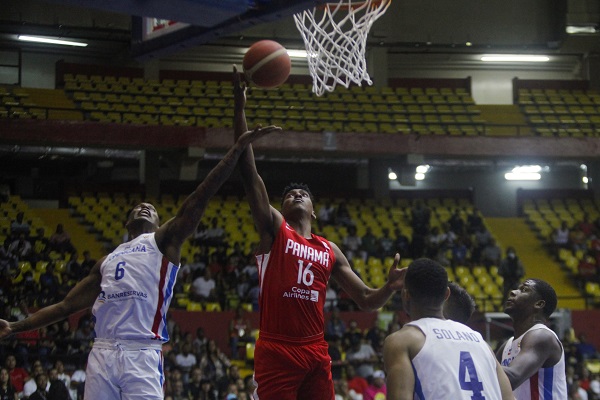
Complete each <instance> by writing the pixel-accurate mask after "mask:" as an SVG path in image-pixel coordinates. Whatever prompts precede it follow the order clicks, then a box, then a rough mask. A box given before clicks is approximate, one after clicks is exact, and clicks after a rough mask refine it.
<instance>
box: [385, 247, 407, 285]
mask: <svg viewBox="0 0 600 400" xmlns="http://www.w3.org/2000/svg"><path fill="white" fill-rule="evenodd" d="M398 264H400V254H398V253H396V256H395V257H394V262H393V264H392V266H391V267H390V271H389V273H388V284H389V285H390V288H392V289H393V290H402V289H403V288H404V276H405V275H406V268H398Z"/></svg>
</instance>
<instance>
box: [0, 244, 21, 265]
mask: <svg viewBox="0 0 600 400" xmlns="http://www.w3.org/2000/svg"><path fill="white" fill-rule="evenodd" d="M11 243H12V241H11V240H10V239H9V238H6V239H4V242H3V243H2V247H0V271H4V270H15V269H16V268H17V265H18V264H17V261H18V257H17V256H16V255H15V254H14V253H13V252H12V251H10V244H11Z"/></svg>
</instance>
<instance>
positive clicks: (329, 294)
mask: <svg viewBox="0 0 600 400" xmlns="http://www.w3.org/2000/svg"><path fill="white" fill-rule="evenodd" d="M338 290H339V289H338V286H337V284H336V283H335V281H334V280H333V279H332V280H330V281H329V282H328V283H327V291H326V292H325V305H324V308H323V309H324V310H325V311H331V310H333V309H335V308H337V306H338Z"/></svg>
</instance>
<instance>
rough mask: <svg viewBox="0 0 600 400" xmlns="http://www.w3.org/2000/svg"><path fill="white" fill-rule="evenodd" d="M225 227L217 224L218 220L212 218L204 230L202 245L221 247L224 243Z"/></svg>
mask: <svg viewBox="0 0 600 400" xmlns="http://www.w3.org/2000/svg"><path fill="white" fill-rule="evenodd" d="M225 238H226V237H225V229H223V228H222V227H220V226H219V220H218V219H217V218H213V219H212V220H211V221H210V227H209V228H208V229H207V230H206V237H205V239H204V245H205V246H208V247H222V246H224V245H225Z"/></svg>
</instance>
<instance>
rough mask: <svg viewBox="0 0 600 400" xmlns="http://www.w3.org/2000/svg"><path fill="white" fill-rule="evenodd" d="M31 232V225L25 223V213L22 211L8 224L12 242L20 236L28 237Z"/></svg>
mask: <svg viewBox="0 0 600 400" xmlns="http://www.w3.org/2000/svg"><path fill="white" fill-rule="evenodd" d="M30 232H31V225H29V223H28V222H27V221H25V213H23V212H22V211H20V212H18V213H17V215H16V217H15V219H14V220H13V221H12V222H11V224H10V235H11V236H12V238H13V240H14V239H17V238H18V237H19V236H20V235H24V236H25V238H27V237H29V234H30Z"/></svg>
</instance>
